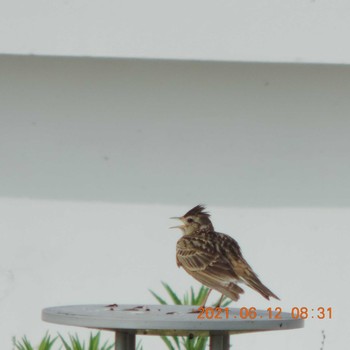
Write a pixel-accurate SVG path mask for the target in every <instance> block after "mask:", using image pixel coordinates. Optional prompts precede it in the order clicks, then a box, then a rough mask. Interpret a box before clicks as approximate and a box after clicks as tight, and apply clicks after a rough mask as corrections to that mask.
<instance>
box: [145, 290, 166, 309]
mask: <svg viewBox="0 0 350 350" xmlns="http://www.w3.org/2000/svg"><path fill="white" fill-rule="evenodd" d="M149 291H150V292H151V294H152V295H153V296H154V297H155V298H156V299H157V301H158V303H159V304H161V305H167V304H168V303H167V302H166V301H165V300H164V299H162V298H161V297H160V296H159V295H158V294H156V293H155V292H153V290H150V289H149Z"/></svg>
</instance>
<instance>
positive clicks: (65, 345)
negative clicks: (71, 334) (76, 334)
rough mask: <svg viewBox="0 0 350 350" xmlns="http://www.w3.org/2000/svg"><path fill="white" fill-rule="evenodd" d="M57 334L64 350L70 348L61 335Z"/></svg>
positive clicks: (70, 349)
mask: <svg viewBox="0 0 350 350" xmlns="http://www.w3.org/2000/svg"><path fill="white" fill-rule="evenodd" d="M58 336H59V337H60V339H61V342H62V343H63V346H64V348H65V349H66V350H72V348H71V347H70V346H69V344H68V343H67V341H66V340H65V339H64V338H63V336H62V335H61V334H59V333H58Z"/></svg>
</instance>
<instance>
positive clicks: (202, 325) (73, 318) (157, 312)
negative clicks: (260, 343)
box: [42, 304, 304, 336]
mask: <svg viewBox="0 0 350 350" xmlns="http://www.w3.org/2000/svg"><path fill="white" fill-rule="evenodd" d="M197 310H198V306H190V305H189V306H187V305H117V304H113V305H71V306H58V307H50V308H46V309H43V311H42V319H43V320H44V321H47V322H51V323H57V324H63V325H70V326H80V327H89V328H97V329H108V330H115V331H124V332H130V333H136V334H153V335H189V334H191V335H203V336H204V335H210V334H227V333H230V334H234V333H244V332H257V331H268V330H284V329H294V328H302V327H303V326H304V320H301V319H293V318H292V317H291V315H290V314H289V313H285V312H282V313H280V314H279V317H280V318H274V317H275V313H273V314H272V315H271V314H270V313H269V312H268V311H267V310H256V314H254V313H252V314H251V318H250V317H249V314H248V317H246V316H247V314H246V313H244V312H243V313H241V314H240V310H241V312H242V311H246V310H242V308H241V309H237V308H222V309H221V310H222V312H221V313H220V314H219V312H218V311H215V308H209V307H207V313H203V314H202V315H201V314H200V313H198V312H194V311H197ZM220 317H221V318H220Z"/></svg>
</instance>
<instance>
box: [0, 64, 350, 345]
mask: <svg viewBox="0 0 350 350" xmlns="http://www.w3.org/2000/svg"><path fill="white" fill-rule="evenodd" d="M349 76H350V70H349V69H348V68H347V67H329V66H301V65H299V66H290V65H262V64H260V65H259V64H232V63H231V64H218V63H189V62H181V63H180V62H171V61H169V62H157V61H149V62H144V61H143V62H141V61H129V60H124V61H123V60H122V61H112V60H109V61H108V60H91V59H52V58H51V59H49V58H24V57H22V58H18V57H2V58H1V59H0V123H1V125H0V126H1V128H0V163H1V167H0V212H1V214H2V219H1V220H0V237H1V246H0V329H1V332H0V342H1V344H4V348H6V347H7V348H10V341H11V336H13V335H17V336H21V335H23V334H27V336H28V337H30V338H34V339H39V337H40V336H41V335H42V334H43V333H44V331H45V330H46V329H51V330H52V331H53V332H54V331H56V330H60V331H62V329H65V328H62V327H60V326H56V325H51V326H50V325H48V324H44V323H43V322H42V321H41V320H40V311H41V309H42V308H43V307H45V306H51V305H63V304H74V303H112V302H119V303H133V302H135V303H153V302H154V301H153V299H152V297H151V295H150V294H149V292H148V288H152V289H155V290H156V291H161V286H160V281H161V280H165V281H168V282H170V283H171V284H172V285H174V287H176V288H177V289H178V290H179V291H184V290H186V289H187V288H188V287H189V286H190V285H191V284H196V283H195V282H193V281H192V279H191V278H190V277H188V276H187V275H186V274H185V273H184V272H183V271H182V270H178V269H177V267H176V264H175V259H174V250H175V243H176V240H177V238H178V237H179V233H176V232H172V231H168V229H167V227H168V226H170V225H171V224H172V222H170V220H168V217H170V216H174V215H179V214H182V213H184V212H185V211H187V210H188V209H189V208H190V207H191V206H193V205H195V204H197V203H199V202H201V203H207V204H208V205H209V209H210V210H211V211H212V213H213V220H214V223H216V228H217V229H218V230H220V231H222V232H227V233H230V234H232V235H233V236H234V237H235V238H236V239H238V241H239V242H240V243H241V246H242V249H243V251H244V252H245V255H246V257H247V259H248V260H249V261H250V262H251V264H252V265H253V267H254V268H255V269H256V270H257V272H258V273H259V275H260V276H261V278H262V280H263V281H264V282H265V283H266V284H267V285H268V286H269V287H271V289H272V290H273V291H275V292H276V293H277V294H278V295H279V296H280V297H281V298H282V302H281V303H276V302H272V303H269V302H266V301H265V300H264V299H263V298H261V297H260V296H259V295H257V294H256V293H253V292H250V291H247V292H246V294H245V295H244V296H243V297H242V298H241V300H240V302H239V304H238V306H256V307H259V308H266V307H268V306H270V305H272V306H276V305H281V306H282V307H283V308H284V309H288V308H290V307H292V306H303V305H306V306H308V307H310V308H312V307H315V306H326V307H328V306H332V307H333V308H334V310H335V311H334V319H333V320H330V321H317V320H312V319H310V320H308V322H307V323H306V327H305V329H303V330H296V331H286V332H269V333H264V334H254V335H241V336H237V337H234V338H233V342H234V345H235V347H236V348H237V349H251V348H267V347H269V348H271V349H280V348H285V349H295V348H298V349H310V348H320V344H321V340H322V336H321V330H322V329H324V330H325V332H326V337H327V338H326V346H327V347H329V348H332V349H343V348H345V347H346V345H347V344H348V343H349V340H350V339H349V338H350V337H349V335H348V332H347V329H348V328H349V321H348V318H347V315H346V310H348V309H349V306H350V305H349V301H348V297H347V295H348V289H349V277H348V273H347V267H348V266H349V263H350V261H349V260H350V258H349V254H348V252H347V246H348V243H349V238H348V237H349V236H348V232H349V229H350V222H349V198H350V197H349V185H348V179H349V175H350V166H349V161H348V154H349V142H350V141H349V137H348V134H349V132H348V131H349V117H348V115H349V111H350V99H349V84H350V83H349V81H350V80H349ZM145 247H147V250H146V249H145ZM196 285H197V284H196ZM71 330H72V331H75V330H74V329H71ZM77 331H79V332H80V330H77ZM144 342H145V345H146V346H147V348H148V349H150V348H152V346H153V344H158V345H154V347H153V348H159V349H161V348H163V347H162V345H160V344H161V343H159V341H157V340H154V339H152V338H146V339H145V340H144Z"/></svg>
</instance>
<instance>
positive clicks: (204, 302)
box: [201, 288, 213, 308]
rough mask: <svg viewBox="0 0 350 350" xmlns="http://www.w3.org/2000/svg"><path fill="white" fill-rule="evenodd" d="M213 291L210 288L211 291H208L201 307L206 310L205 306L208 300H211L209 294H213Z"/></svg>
mask: <svg viewBox="0 0 350 350" xmlns="http://www.w3.org/2000/svg"><path fill="white" fill-rule="evenodd" d="M212 290H213V289H212V288H210V289H209V290H208V293H207V296H206V297H205V299H204V301H203V305H202V306H201V307H203V308H205V304H206V303H207V300H208V298H209V294H210V293H211V291H212Z"/></svg>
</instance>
